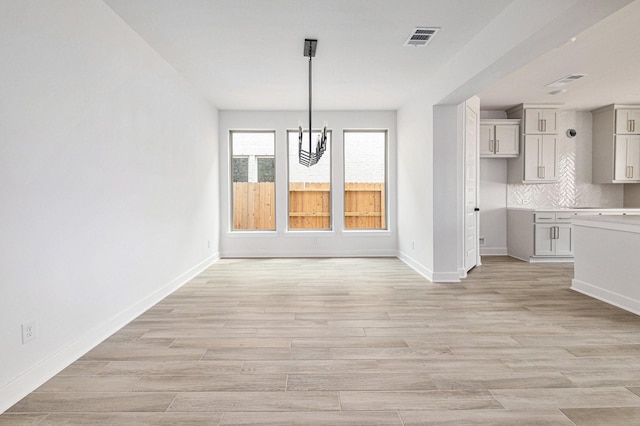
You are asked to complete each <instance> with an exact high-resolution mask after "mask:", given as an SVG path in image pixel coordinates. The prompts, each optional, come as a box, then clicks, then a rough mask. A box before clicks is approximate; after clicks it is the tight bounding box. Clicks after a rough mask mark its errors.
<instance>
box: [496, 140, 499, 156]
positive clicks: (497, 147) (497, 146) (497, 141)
mask: <svg viewBox="0 0 640 426" xmlns="http://www.w3.org/2000/svg"><path fill="white" fill-rule="evenodd" d="M498 152H500V139H496V154H497V153H498Z"/></svg>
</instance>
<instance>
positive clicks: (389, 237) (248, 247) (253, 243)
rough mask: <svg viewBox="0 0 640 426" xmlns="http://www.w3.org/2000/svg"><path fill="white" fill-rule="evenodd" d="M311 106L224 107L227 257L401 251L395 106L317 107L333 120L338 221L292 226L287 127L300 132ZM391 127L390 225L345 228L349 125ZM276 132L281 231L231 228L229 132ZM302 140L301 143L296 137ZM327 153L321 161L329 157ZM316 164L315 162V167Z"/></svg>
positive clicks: (318, 118)
mask: <svg viewBox="0 0 640 426" xmlns="http://www.w3.org/2000/svg"><path fill="white" fill-rule="evenodd" d="M306 116H307V111H220V136H219V139H220V194H221V197H220V253H221V255H222V256H223V257H262V256H267V257H271V256H281V257H283V256H395V255H396V254H397V226H396V224H397V222H396V217H397V208H396V205H397V202H396V113H395V111H361V112H359V111H314V112H313V120H314V122H315V123H318V124H319V125H321V124H322V123H324V122H325V121H326V122H327V123H328V127H327V129H328V130H331V132H332V133H331V137H332V146H331V150H330V152H329V151H327V152H326V153H325V156H327V155H330V156H331V178H332V203H331V213H332V219H333V226H332V230H331V231H288V230H287V216H288V211H287V203H288V194H287V190H286V188H287V179H288V177H287V158H288V150H287V140H286V138H287V130H294V131H297V126H298V122H300V121H301V122H304V121H305V119H306ZM358 129H378V130H381V129H386V130H388V148H387V149H388V159H387V161H388V181H387V203H388V210H387V221H388V230H379V231H364V230H349V231H345V230H344V216H343V211H344V188H343V186H342V182H343V181H344V179H343V177H344V169H343V144H342V137H343V131H344V130H358ZM232 130H275V131H276V231H244V232H241V231H240V232H239V231H233V232H232V231H231V230H230V229H231V225H230V217H231V203H230V197H231V194H230V191H229V161H230V160H229V132H230V131H232ZM296 143H297V142H296ZM325 156H323V158H322V160H321V161H323V160H324V159H325ZM313 167H316V166H312V168H313Z"/></svg>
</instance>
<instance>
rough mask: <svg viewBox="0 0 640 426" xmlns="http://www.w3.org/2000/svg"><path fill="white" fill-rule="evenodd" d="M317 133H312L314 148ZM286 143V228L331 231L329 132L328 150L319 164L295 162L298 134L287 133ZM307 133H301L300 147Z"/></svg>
mask: <svg viewBox="0 0 640 426" xmlns="http://www.w3.org/2000/svg"><path fill="white" fill-rule="evenodd" d="M319 135H320V132H315V131H314V132H312V134H311V138H312V141H313V144H312V145H313V146H314V147H315V141H316V140H317V138H318V136H319ZM287 139H288V143H289V229H292V230H305V229H306V230H330V229H331V132H327V149H326V151H325V152H324V155H323V156H322V158H321V159H320V161H319V162H318V164H315V165H313V166H311V167H306V166H303V165H301V164H300V163H299V162H298V132H297V131H289V132H287ZM308 141H309V132H304V134H303V142H302V143H303V144H307V149H308V143H309V142H308Z"/></svg>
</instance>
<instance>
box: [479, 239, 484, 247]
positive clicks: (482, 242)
mask: <svg viewBox="0 0 640 426" xmlns="http://www.w3.org/2000/svg"><path fill="white" fill-rule="evenodd" d="M480 245H481V246H483V245H484V237H480Z"/></svg>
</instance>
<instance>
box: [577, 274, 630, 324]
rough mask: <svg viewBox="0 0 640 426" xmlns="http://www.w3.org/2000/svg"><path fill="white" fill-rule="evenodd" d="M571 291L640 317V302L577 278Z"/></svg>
mask: <svg viewBox="0 0 640 426" xmlns="http://www.w3.org/2000/svg"><path fill="white" fill-rule="evenodd" d="M571 290H574V291H577V292H578V293H582V294H584V295H587V296H590V297H593V298H594V299H598V300H601V301H603V302H605V303H608V304H610V305H613V306H617V307H618V308H621V309H624V310H625V311H629V312H632V313H634V314H636V315H640V300H636V299H632V298H630V297H627V296H623V295H621V294H618V293H615V292H613V291H610V290H606V289H604V288H601V287H597V286H595V285H593V284H589V283H587V282H584V281H580V280H577V279H575V278H574V279H573V280H571Z"/></svg>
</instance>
